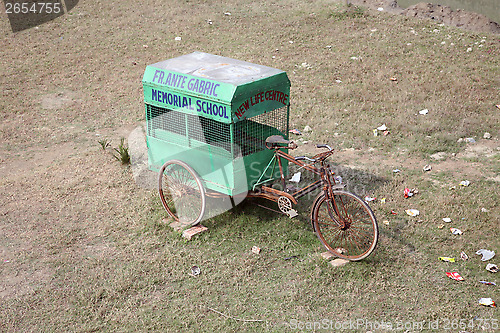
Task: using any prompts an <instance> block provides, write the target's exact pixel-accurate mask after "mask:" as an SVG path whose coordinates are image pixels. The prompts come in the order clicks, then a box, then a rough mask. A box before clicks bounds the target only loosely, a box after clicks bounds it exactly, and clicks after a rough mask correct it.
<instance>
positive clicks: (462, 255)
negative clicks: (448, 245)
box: [460, 251, 469, 260]
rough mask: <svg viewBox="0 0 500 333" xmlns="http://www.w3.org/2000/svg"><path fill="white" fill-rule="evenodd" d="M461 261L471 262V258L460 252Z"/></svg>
mask: <svg viewBox="0 0 500 333" xmlns="http://www.w3.org/2000/svg"><path fill="white" fill-rule="evenodd" d="M460 259H462V260H469V256H468V255H467V254H466V253H465V252H464V251H462V252H460Z"/></svg>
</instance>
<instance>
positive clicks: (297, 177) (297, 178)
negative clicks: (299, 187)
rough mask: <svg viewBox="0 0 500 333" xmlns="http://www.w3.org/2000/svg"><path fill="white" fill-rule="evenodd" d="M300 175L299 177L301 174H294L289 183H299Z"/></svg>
mask: <svg viewBox="0 0 500 333" xmlns="http://www.w3.org/2000/svg"><path fill="white" fill-rule="evenodd" d="M300 175H301V173H300V172H297V173H295V174H294V175H293V177H292V178H290V181H291V182H294V183H298V182H300Z"/></svg>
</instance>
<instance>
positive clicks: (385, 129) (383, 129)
mask: <svg viewBox="0 0 500 333" xmlns="http://www.w3.org/2000/svg"><path fill="white" fill-rule="evenodd" d="M377 130H379V131H387V126H385V124H383V125H381V126H379V127H377Z"/></svg>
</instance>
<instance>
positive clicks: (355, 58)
mask: <svg viewBox="0 0 500 333" xmlns="http://www.w3.org/2000/svg"><path fill="white" fill-rule="evenodd" d="M351 60H359V58H358V57H351Z"/></svg>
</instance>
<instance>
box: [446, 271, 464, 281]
mask: <svg viewBox="0 0 500 333" xmlns="http://www.w3.org/2000/svg"><path fill="white" fill-rule="evenodd" d="M446 276H448V277H449V278H451V279H453V280H456V281H463V280H464V278H463V277H461V276H460V274H458V272H446Z"/></svg>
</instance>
